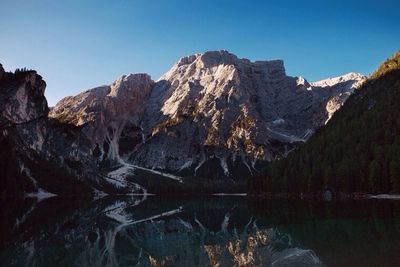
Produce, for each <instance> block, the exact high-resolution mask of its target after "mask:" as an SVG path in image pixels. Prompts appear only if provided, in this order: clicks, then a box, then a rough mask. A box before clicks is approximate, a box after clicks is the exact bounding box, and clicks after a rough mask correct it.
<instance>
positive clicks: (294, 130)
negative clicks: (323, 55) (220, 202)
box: [50, 51, 365, 177]
mask: <svg viewBox="0 0 400 267" xmlns="http://www.w3.org/2000/svg"><path fill="white" fill-rule="evenodd" d="M128 77H134V78H131V82H130V83H128V85H126V86H121V84H125V80H126V79H127V77H124V78H121V79H119V80H117V81H116V82H115V83H114V84H113V85H111V86H105V87H99V88H95V89H92V90H89V91H86V92H84V93H81V94H79V95H77V96H75V97H68V98H65V99H63V100H62V101H60V102H59V103H58V104H57V105H56V106H55V108H54V109H52V111H51V113H50V116H51V117H53V118H56V119H58V120H60V121H63V122H68V123H71V124H74V125H81V126H83V129H84V130H83V131H84V132H85V133H86V135H87V136H88V137H89V139H91V140H93V147H92V149H97V150H98V151H99V153H98V155H101V156H100V160H102V159H104V155H106V158H108V159H112V160H113V159H116V158H118V157H122V158H123V159H124V160H126V161H128V162H130V163H133V164H134V165H137V166H142V167H146V168H149V169H158V170H162V171H168V172H173V173H185V174H190V175H193V174H197V175H200V176H208V175H209V170H210V168H211V166H216V168H213V167H212V168H211V169H213V171H212V173H213V174H218V173H220V175H217V176H222V177H226V176H230V177H235V176H243V175H242V174H243V173H240V172H237V171H236V170H237V168H241V169H242V170H243V169H244V170H245V171H246V173H247V174H249V173H252V172H253V171H254V168H255V166H256V163H257V162H262V161H271V160H274V159H275V158H277V157H281V156H285V155H286V153H287V152H288V151H289V150H291V149H293V147H295V146H296V144H298V143H299V142H304V141H306V140H307V139H308V138H309V137H310V136H311V135H312V133H313V132H314V131H315V129H317V128H319V127H321V126H322V125H324V124H325V123H326V122H327V121H328V120H329V119H330V117H331V116H332V115H333V113H334V112H335V111H336V110H338V109H339V108H340V106H341V105H342V104H343V103H344V101H345V100H346V99H347V97H348V96H349V95H350V94H351V93H352V92H353V91H354V89H355V88H358V86H359V85H360V83H362V81H363V80H364V79H365V77H364V76H362V75H360V74H356V73H350V74H347V75H344V76H340V77H335V78H330V79H327V80H323V81H320V82H314V83H309V82H307V80H305V79H304V78H302V77H290V76H287V75H286V74H285V68H284V65H283V61H281V60H271V61H255V62H252V61H250V60H247V59H240V58H238V57H237V56H235V55H233V54H231V53H229V52H227V51H210V52H205V53H202V54H195V55H191V56H187V57H183V58H181V59H180V60H179V61H178V62H177V63H176V64H175V65H173V66H172V68H171V69H170V70H169V71H168V72H167V73H165V74H164V75H163V76H162V77H161V78H160V79H159V80H158V81H157V82H155V83H154V82H152V81H151V80H150V78H149V77H146V76H143V75H139V76H135V75H130V76H128ZM113 87H118V88H119V90H118V91H119V92H120V95H121V97H119V96H118V94H116V93H115V92H114V93H113V90H114V89H113ZM122 92H124V94H123V95H122ZM109 103H112V104H109ZM107 114H108V115H107ZM87 124H88V126H86V125H87ZM104 141H105V142H104ZM106 151H108V152H106ZM235 168H236V169H235ZM238 173H240V174H238Z"/></svg>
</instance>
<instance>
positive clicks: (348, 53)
mask: <svg viewBox="0 0 400 267" xmlns="http://www.w3.org/2000/svg"><path fill="white" fill-rule="evenodd" d="M0 38H1V39H0V62H1V63H2V64H3V65H4V67H5V69H6V70H14V69H15V68H17V67H28V68H33V69H36V70H38V72H39V73H40V74H41V75H42V76H43V77H44V79H45V80H46V81H47V85H48V86H47V90H46V96H47V98H48V100H49V103H50V105H54V104H55V103H56V101H57V100H59V99H60V98H62V97H64V96H67V95H73V94H76V93H78V92H80V91H82V90H84V89H88V88H91V87H94V86H97V85H102V84H109V83H111V82H112V81H113V80H114V79H116V78H117V77H118V76H120V75H122V74H127V73H135V72H147V73H149V74H150V75H151V76H152V77H153V79H158V77H159V76H160V75H161V74H162V73H163V72H165V71H167V70H168V68H169V67H170V66H171V65H172V64H173V63H174V62H175V61H176V60H178V59H179V58H180V57H182V56H184V55H188V54H192V53H196V52H202V51H206V50H219V49H227V50H229V51H230V52H232V53H234V54H236V55H238V56H239V57H246V58H249V59H251V60H262V59H276V58H280V59H283V60H284V61H285V66H286V72H287V74H289V75H293V76H295V75H302V76H304V77H305V78H307V79H308V80H309V81H313V80H318V79H321V78H326V77H330V76H334V75H339V74H343V73H346V72H350V71H358V72H361V73H364V74H368V73H369V72H371V71H372V70H373V69H374V68H375V67H376V65H377V64H378V63H379V62H381V61H382V60H383V59H385V58H386V57H387V56H389V55H390V54H391V53H393V52H394V51H395V50H397V49H399V48H400V1H399V0H396V1H389V0H387V1H386V0H380V1H369V0H364V1H361V0H360V1H350V0H348V1H341V0H336V1H334V0H332V1H322V0H315V1H284V0H277V1H266V0H265V1H261V0H260V1H255V0H254V1H251V0H242V1H239V0H237V1H235V0H230V1H229V0H209V1H205V0H204V1H203V0H196V1H188V0H182V1H178V0H158V1H156V0H154V1H152V0H142V1H139V0H138V1H135V0H109V1H102V0H95V1H85V0H77V1H72V0H69V1H63V0H47V1H44V0H30V1H29V0H26V1H21V0H0Z"/></svg>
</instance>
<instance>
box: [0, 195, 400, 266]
mask: <svg viewBox="0 0 400 267" xmlns="http://www.w3.org/2000/svg"><path fill="white" fill-rule="evenodd" d="M397 211H399V209H398V204H397V203H393V202H376V201H372V202H371V201H369V202H351V203H349V202H340V203H323V202H317V203H311V202H299V201H294V202H293V201H284V200H280V201H260V200H255V201H249V200H247V199H246V198H242V197H209V198H204V199H191V198H176V199H173V198H167V199H162V198H158V197H149V198H146V197H144V196H130V197H120V198H103V199H99V200H96V201H83V200H78V199H59V198H51V199H47V200H42V201H40V202H38V201H37V200H33V199H25V200H13V202H11V201H10V200H8V201H7V202H5V201H3V202H2V203H1V214H0V215H1V217H2V218H6V219H5V220H2V222H1V234H2V238H1V240H2V243H1V254H0V263H3V265H5V266H55V265H57V266H323V265H328V266H331V265H332V266H333V265H334V266H339V265H343V266H346V265H347V264H348V263H350V262H352V263H354V262H355V263H361V262H362V261H364V258H368V257H371V256H370V255H373V256H374V257H375V258H380V262H385V263H386V264H388V266H390V264H392V263H393V264H394V263H396V262H398V261H397V260H398V257H399V256H397V255H399V253H398V251H396V249H395V248H394V249H392V250H390V249H389V250H388V251H387V252H386V253H387V255H385V256H386V259H383V258H382V257H383V255H381V254H380V253H382V252H381V251H380V250H381V248H380V242H382V241H383V242H384V243H385V242H386V244H388V245H390V246H397V247H399V246H398V245H399V240H400V239H399V238H398V237H399V234H398V232H399V224H398V220H397V219H398V213H396V212H397ZM371 222H375V224H371ZM360 242H368V243H366V244H361V243H360ZM351 246H354V248H352V247H351ZM357 246H361V247H363V248H364V249H362V250H360V251H357V248H356V247H357ZM348 249H350V251H351V249H353V250H355V253H350V252H349V251H347V254H346V252H344V251H345V250H348ZM372 250H375V251H372ZM366 252H367V253H369V254H365V253H366ZM395 253H397V254H395ZM361 254H363V255H361ZM338 255H339V256H340V257H342V258H341V259H339V258H337V256H338ZM396 257H397V258H396ZM372 262H373V261H372ZM370 263H371V262H370ZM356 265H359V264H356ZM367 265H368V261H365V264H364V266H367ZM393 266H395V265H393Z"/></svg>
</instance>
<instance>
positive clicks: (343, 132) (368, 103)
mask: <svg viewBox="0 0 400 267" xmlns="http://www.w3.org/2000/svg"><path fill="white" fill-rule="evenodd" d="M324 189H330V190H332V191H333V192H345V193H349V192H371V193H379V192H400V51H399V52H397V53H396V54H394V55H393V56H392V57H391V58H389V59H387V60H386V61H385V62H384V63H382V64H381V65H380V66H379V67H378V69H377V70H376V71H375V72H373V73H372V74H371V75H370V77H369V79H368V80H367V81H366V82H365V84H364V85H363V86H362V88H361V89H360V90H358V91H357V92H356V93H354V94H353V95H352V96H351V97H350V98H349V99H348V100H347V102H346V104H345V105H344V106H343V107H342V108H341V109H340V110H339V111H338V112H337V113H336V114H335V115H334V117H333V118H332V119H331V121H330V122H329V123H328V124H327V125H326V126H325V127H323V128H321V129H320V130H318V131H317V132H316V133H315V134H314V135H313V136H312V137H311V138H310V140H309V141H308V142H307V143H305V144H303V145H302V146H300V147H299V148H297V149H296V150H294V151H292V152H291V153H289V155H288V156H287V157H286V158H283V159H281V160H278V161H275V162H274V163H273V164H270V165H268V166H267V167H266V169H265V170H263V171H262V172H261V173H260V174H258V175H256V176H255V177H252V178H251V179H249V184H248V190H249V192H250V193H253V194H259V193H265V192H277V193H301V192H304V193H310V192H319V191H322V190H324Z"/></svg>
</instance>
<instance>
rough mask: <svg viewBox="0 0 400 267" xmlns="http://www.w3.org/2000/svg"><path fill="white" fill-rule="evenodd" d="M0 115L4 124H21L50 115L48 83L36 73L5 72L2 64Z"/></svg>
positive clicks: (0, 70) (0, 71) (0, 75)
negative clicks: (47, 92)
mask: <svg viewBox="0 0 400 267" xmlns="http://www.w3.org/2000/svg"><path fill="white" fill-rule="evenodd" d="M0 81H1V85H2V86H1V87H0V89H1V90H0V95H1V97H0V101H1V102H0V113H1V117H0V118H1V122H2V123H11V124H20V123H25V122H28V121H31V120H34V119H37V118H40V117H46V116H47V113H48V107H47V101H46V98H45V97H44V89H45V87H46V83H45V82H44V81H43V80H42V77H41V76H40V75H38V74H37V73H36V72H35V71H16V73H15V74H12V73H7V72H5V71H4V69H3V67H2V66H1V64H0Z"/></svg>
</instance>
